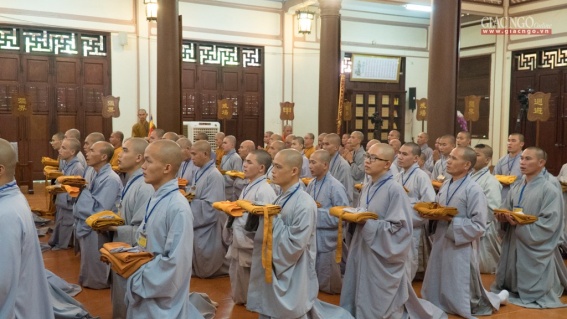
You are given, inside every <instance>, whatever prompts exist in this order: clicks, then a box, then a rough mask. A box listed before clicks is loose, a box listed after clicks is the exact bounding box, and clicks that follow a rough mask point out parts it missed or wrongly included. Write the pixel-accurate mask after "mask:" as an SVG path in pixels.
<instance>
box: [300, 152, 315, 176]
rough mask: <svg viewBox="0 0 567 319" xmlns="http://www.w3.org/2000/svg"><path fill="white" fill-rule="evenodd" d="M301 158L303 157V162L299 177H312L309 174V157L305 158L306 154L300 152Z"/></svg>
mask: <svg viewBox="0 0 567 319" xmlns="http://www.w3.org/2000/svg"><path fill="white" fill-rule="evenodd" d="M302 155H303V156H302V158H303V164H302V165H301V174H300V175H299V177H301V178H303V177H309V178H311V177H313V176H311V170H310V169H309V159H308V158H307V156H305V154H302Z"/></svg>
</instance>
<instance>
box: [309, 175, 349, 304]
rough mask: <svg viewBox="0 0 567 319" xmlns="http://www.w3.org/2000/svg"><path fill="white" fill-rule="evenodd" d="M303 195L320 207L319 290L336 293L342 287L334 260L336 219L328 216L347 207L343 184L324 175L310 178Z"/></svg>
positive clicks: (318, 212)
mask: <svg viewBox="0 0 567 319" xmlns="http://www.w3.org/2000/svg"><path fill="white" fill-rule="evenodd" d="M306 192H307V193H308V194H309V195H311V197H313V199H314V200H315V201H316V202H318V203H319V204H321V207H320V208H317V232H316V234H317V235H316V237H317V259H316V261H315V270H316V271H317V280H318V282H319V290H321V291H324V292H326V293H330V294H339V293H340V292H341V288H342V281H343V280H342V275H341V268H340V264H338V263H337V262H336V261H335V255H336V252H337V229H338V225H339V219H338V218H336V217H334V216H331V215H330V214H329V209H330V208H331V207H334V206H349V202H348V198H347V195H346V190H345V187H344V186H343V184H341V182H339V181H338V180H337V179H336V178H334V177H333V175H331V173H329V172H327V174H326V175H325V176H324V177H323V178H322V179H321V180H320V181H319V180H317V179H313V180H312V181H311V182H310V183H309V185H308V186H307V190H306Z"/></svg>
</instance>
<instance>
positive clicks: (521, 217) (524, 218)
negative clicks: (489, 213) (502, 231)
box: [494, 209, 538, 225]
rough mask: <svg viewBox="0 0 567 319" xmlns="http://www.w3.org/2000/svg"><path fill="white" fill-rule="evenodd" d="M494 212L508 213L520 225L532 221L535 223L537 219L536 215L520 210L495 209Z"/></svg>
mask: <svg viewBox="0 0 567 319" xmlns="http://www.w3.org/2000/svg"><path fill="white" fill-rule="evenodd" d="M494 214H495V215H499V214H503V215H505V214H509V215H510V216H512V218H513V219H514V220H515V221H516V223H518V224H520V225H527V224H532V223H535V222H536V221H537V219H538V218H537V216H534V215H528V214H524V213H520V212H512V211H509V210H507V209H495V210H494Z"/></svg>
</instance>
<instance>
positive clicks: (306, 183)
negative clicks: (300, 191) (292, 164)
mask: <svg viewBox="0 0 567 319" xmlns="http://www.w3.org/2000/svg"><path fill="white" fill-rule="evenodd" d="M312 180H313V178H311V177H303V178H302V179H301V181H302V182H303V184H305V186H307V185H309V183H310V182H311V181H312Z"/></svg>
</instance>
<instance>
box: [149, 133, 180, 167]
mask: <svg viewBox="0 0 567 319" xmlns="http://www.w3.org/2000/svg"><path fill="white" fill-rule="evenodd" d="M150 147H151V148H152V149H155V150H157V152H156V153H155V158H156V159H157V160H158V161H160V162H162V163H163V164H169V165H171V169H172V171H173V172H174V175H175V173H177V171H178V170H179V166H180V165H181V161H182V160H183V159H182V156H181V148H180V147H179V145H177V143H175V142H174V141H171V140H158V141H155V142H153V143H152V144H151V146H148V149H149V148H150Z"/></svg>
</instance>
